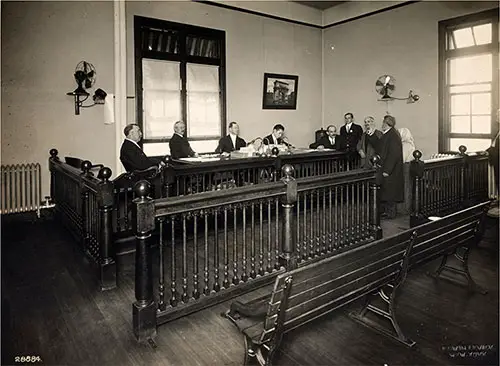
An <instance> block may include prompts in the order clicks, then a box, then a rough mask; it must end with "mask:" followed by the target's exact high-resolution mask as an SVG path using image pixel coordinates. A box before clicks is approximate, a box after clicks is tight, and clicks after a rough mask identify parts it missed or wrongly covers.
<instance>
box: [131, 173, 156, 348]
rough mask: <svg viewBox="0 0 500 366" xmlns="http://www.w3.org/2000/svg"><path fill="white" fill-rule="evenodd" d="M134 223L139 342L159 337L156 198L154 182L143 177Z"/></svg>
mask: <svg viewBox="0 0 500 366" xmlns="http://www.w3.org/2000/svg"><path fill="white" fill-rule="evenodd" d="M134 191H135V194H136V196H137V198H136V199H134V201H133V202H134V210H133V223H134V228H135V242H136V251H135V299H136V301H135V303H134V304H133V306H132V313H133V319H132V321H133V327H134V334H135V337H136V338H137V340H138V341H139V342H143V341H147V340H149V339H151V338H153V337H154V336H156V304H155V302H154V299H153V268H152V267H153V260H152V256H151V232H152V231H153V229H154V227H155V217H154V201H153V200H152V199H151V198H150V197H149V194H150V193H151V185H150V184H149V183H148V182H147V181H145V180H141V181H139V182H137V183H136V184H135V186H134Z"/></svg>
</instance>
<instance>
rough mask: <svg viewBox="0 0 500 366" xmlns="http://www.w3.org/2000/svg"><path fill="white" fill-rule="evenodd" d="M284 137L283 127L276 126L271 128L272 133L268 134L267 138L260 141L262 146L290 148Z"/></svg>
mask: <svg viewBox="0 0 500 366" xmlns="http://www.w3.org/2000/svg"><path fill="white" fill-rule="evenodd" d="M284 135H285V127H284V126H283V125H281V124H279V123H278V124H277V125H275V126H274V127H273V133H272V134H270V135H269V136H266V137H264V138H263V139H262V142H263V143H264V145H281V144H285V145H287V146H290V144H289V143H287V142H285V140H284V137H283V136H284Z"/></svg>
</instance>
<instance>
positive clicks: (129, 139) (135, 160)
mask: <svg viewBox="0 0 500 366" xmlns="http://www.w3.org/2000/svg"><path fill="white" fill-rule="evenodd" d="M123 133H124V134H125V140H124V141H123V143H122V147H121V149H120V161H121V162H122V164H123V167H124V168H125V170H126V171H127V172H131V171H134V170H144V169H148V168H150V167H152V166H156V167H158V168H159V167H160V166H161V165H163V163H162V162H161V160H159V159H155V158H150V157H148V156H147V155H146V154H145V153H144V151H142V149H141V147H140V146H139V145H138V142H139V141H141V138H142V131H141V128H140V127H139V125H136V124H129V125H127V126H125V128H124V129H123Z"/></svg>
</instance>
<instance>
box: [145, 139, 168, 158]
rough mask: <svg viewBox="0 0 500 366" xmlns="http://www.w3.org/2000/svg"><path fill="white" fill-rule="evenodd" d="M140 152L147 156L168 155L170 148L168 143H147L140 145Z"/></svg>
mask: <svg viewBox="0 0 500 366" xmlns="http://www.w3.org/2000/svg"><path fill="white" fill-rule="evenodd" d="M142 150H143V151H144V153H145V154H146V155H147V156H165V155H170V146H169V145H168V142H158V143H156V142H152V143H150V142H147V143H144V144H143V145H142Z"/></svg>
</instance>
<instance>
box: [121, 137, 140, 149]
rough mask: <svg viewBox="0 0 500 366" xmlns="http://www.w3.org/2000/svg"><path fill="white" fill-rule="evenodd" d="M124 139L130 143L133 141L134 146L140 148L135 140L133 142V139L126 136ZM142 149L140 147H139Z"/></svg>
mask: <svg viewBox="0 0 500 366" xmlns="http://www.w3.org/2000/svg"><path fill="white" fill-rule="evenodd" d="M125 140H128V141H130V142H131V143H133V144H134V145H135V146H137V147H138V148H139V149H141V147H140V146H139V144H138V143H137V142H135V141H134V140H131V139H129V138H128V137H125ZM141 150H142V149H141Z"/></svg>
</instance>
